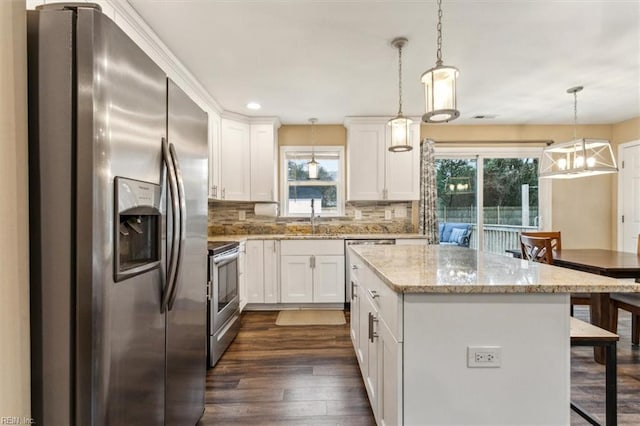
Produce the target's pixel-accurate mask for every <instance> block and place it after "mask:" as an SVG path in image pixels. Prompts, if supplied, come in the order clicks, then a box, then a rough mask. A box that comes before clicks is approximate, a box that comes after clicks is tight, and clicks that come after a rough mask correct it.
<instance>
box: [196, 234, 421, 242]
mask: <svg viewBox="0 0 640 426" xmlns="http://www.w3.org/2000/svg"><path fill="white" fill-rule="evenodd" d="M404 238H407V239H424V238H426V237H425V236H424V235H420V234H252V235H232V234H224V235H210V236H209V237H208V241H210V242H211V241H247V240H349V239H357V240H376V239H404Z"/></svg>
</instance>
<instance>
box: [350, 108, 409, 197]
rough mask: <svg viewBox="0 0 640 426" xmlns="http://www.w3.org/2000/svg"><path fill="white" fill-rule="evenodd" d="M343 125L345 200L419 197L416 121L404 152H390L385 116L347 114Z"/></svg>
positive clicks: (388, 132)
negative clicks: (352, 116) (344, 132)
mask: <svg viewBox="0 0 640 426" xmlns="http://www.w3.org/2000/svg"><path fill="white" fill-rule="evenodd" d="M345 125H346V126H347V162H348V166H347V200H349V201H358V200H361V201H371V200H418V199H419V198H420V194H419V192H420V122H419V121H417V120H416V121H414V124H413V125H412V126H411V145H412V146H413V150H411V151H408V152H390V151H389V150H388V145H389V141H390V139H391V138H390V129H389V126H387V120H383V119H378V118H375V119H374V118H350V119H348V120H347V122H346V123H345Z"/></svg>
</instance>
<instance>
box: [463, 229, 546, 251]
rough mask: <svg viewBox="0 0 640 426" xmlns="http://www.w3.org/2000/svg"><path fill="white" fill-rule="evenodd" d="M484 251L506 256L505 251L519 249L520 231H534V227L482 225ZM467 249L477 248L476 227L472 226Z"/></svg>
mask: <svg viewBox="0 0 640 426" xmlns="http://www.w3.org/2000/svg"><path fill="white" fill-rule="evenodd" d="M483 228H484V231H483V234H484V235H483V236H484V251H486V252H490V253H496V254H503V255H506V252H505V250H508V249H517V248H519V247H520V233H521V232H522V231H536V230H537V228H536V227H534V226H514V225H484V227H483ZM469 247H471V248H474V249H477V248H478V227H477V225H473V232H472V233H471V241H470V244H469Z"/></svg>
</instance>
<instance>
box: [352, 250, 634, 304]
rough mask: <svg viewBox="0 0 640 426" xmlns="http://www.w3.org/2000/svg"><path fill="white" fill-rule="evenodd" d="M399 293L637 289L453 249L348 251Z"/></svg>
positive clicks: (619, 282) (583, 274)
mask: <svg viewBox="0 0 640 426" xmlns="http://www.w3.org/2000/svg"><path fill="white" fill-rule="evenodd" d="M351 248H352V249H353V250H354V251H355V253H356V254H357V255H358V256H359V257H360V258H362V260H363V261H364V262H365V263H366V264H367V265H368V266H369V267H370V268H371V269H372V270H373V271H374V272H375V273H376V275H378V276H379V277H380V278H381V279H382V281H383V282H385V283H386V284H387V285H388V286H389V287H390V288H391V289H392V290H394V291H396V292H398V293H496V294H497V293H608V292H640V284H636V283H633V282H632V281H622V280H616V279H613V278H609V277H605V276H601V275H595V274H589V273H586V272H579V271H574V270H571V269H567V268H561V267H558V266H551V265H545V264H541V263H532V262H528V261H526V260H520V259H515V258H511V257H507V256H501V255H497V254H492V253H484V252H479V251H476V250H472V249H468V248H463V247H456V246H439V245H431V246H416V245H413V246H381V245H378V246H352V247H351Z"/></svg>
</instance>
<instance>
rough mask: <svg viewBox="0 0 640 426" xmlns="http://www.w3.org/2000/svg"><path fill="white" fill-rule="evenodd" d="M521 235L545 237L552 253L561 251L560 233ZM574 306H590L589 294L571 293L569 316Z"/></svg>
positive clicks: (527, 233)
mask: <svg viewBox="0 0 640 426" xmlns="http://www.w3.org/2000/svg"><path fill="white" fill-rule="evenodd" d="M522 235H526V236H528V237H545V238H551V247H552V248H553V251H559V250H562V234H561V233H560V231H531V232H523V233H522ZM575 305H591V294H590V293H571V316H573V307H574V306H575Z"/></svg>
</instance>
